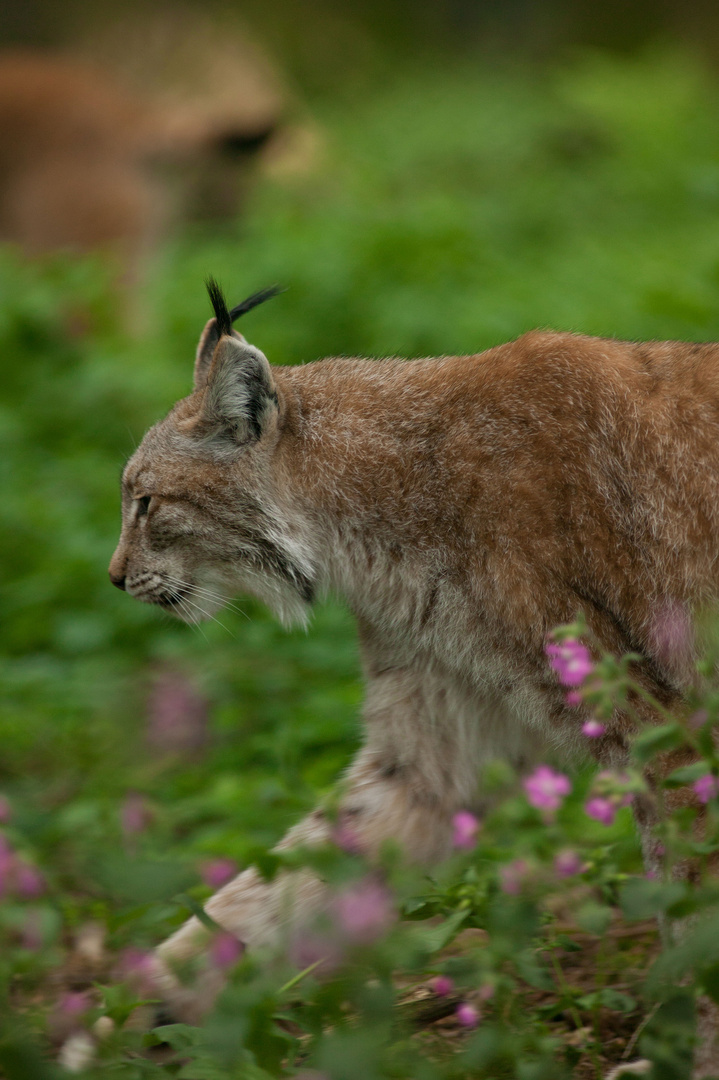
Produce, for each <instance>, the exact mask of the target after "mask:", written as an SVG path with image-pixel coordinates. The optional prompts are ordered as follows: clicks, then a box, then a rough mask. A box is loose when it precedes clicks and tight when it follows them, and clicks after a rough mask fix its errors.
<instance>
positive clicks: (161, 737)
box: [147, 668, 208, 755]
mask: <svg viewBox="0 0 719 1080" xmlns="http://www.w3.org/2000/svg"><path fill="white" fill-rule="evenodd" d="M147 712H148V716H147V720H148V727H147V739H148V742H149V743H150V744H151V746H153V747H154V748H155V749H156V750H159V751H160V752H161V753H165V754H172V753H177V754H185V755H189V754H191V753H195V754H196V753H197V751H198V750H202V749H203V747H204V746H205V744H206V742H207V724H208V708H207V700H206V698H204V697H203V696H202V695H201V694H199V693H198V691H197V689H196V687H195V686H194V684H193V683H192V681H191V680H190V679H189V678H188V677H187V675H186V674H184V672H182V671H178V670H177V669H174V668H167V669H165V670H164V671H161V672H160V673H159V674H158V675H157V677H156V678H155V681H154V683H153V686H152V689H151V691H150V696H149V699H148V710H147Z"/></svg>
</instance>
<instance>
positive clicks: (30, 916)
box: [20, 910, 45, 952]
mask: <svg viewBox="0 0 719 1080" xmlns="http://www.w3.org/2000/svg"><path fill="white" fill-rule="evenodd" d="M20 942H21V944H22V947H23V948H24V949H28V950H29V951H30V952H38V951H39V950H40V949H41V948H42V947H43V945H44V943H45V942H44V934H43V931H42V923H41V920H40V915H39V912H37V911H33V910H30V911H28V913H27V915H26V917H25V921H24V922H23V924H22V934H21V937H20Z"/></svg>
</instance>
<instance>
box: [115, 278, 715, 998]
mask: <svg viewBox="0 0 719 1080" xmlns="http://www.w3.org/2000/svg"><path fill="white" fill-rule="evenodd" d="M209 291H210V297H211V300H212V304H213V307H214V313H215V314H214V317H213V318H211V319H210V321H209V322H208V323H207V325H206V326H205V328H204V330H203V333H202V336H201V338H200V342H199V346H198V349H197V354H196V359H195V368H194V391H193V393H192V394H191V395H190V396H189V397H187V398H185V399H184V400H182V401H180V402H178V403H177V404H176V405H175V406H174V408H173V409H172V410H171V412H170V413H169V415H168V416H167V417H166V419H164V420H162V421H161V422H160V423H158V424H157V425H156V426H155V427H153V428H152V429H151V430H150V431H149V432H148V433H147V435H146V436H145V438H144V440H143V442H142V444H141V446H140V447H139V449H138V450H137V452H136V453H135V454H134V455H133V457H132V458H131V459H130V461H129V463H128V465H127V466H126V468H125V471H124V476H123V481H122V491H123V494H122V503H123V508H122V516H123V524H122V534H121V537H120V541H119V545H118V548H117V550H116V552H115V554H114V556H113V559H112V562H111V564H110V577H111V580H112V582H113V584H114V585H116V586H117V587H118V588H121V589H125V590H126V591H127V592H128V593H129V594H130V595H131V596H133V597H135V598H136V599H138V600H142V601H145V602H146V603H150V604H156V605H157V606H158V607H160V608H163V609H165V610H167V611H172V612H174V613H175V614H176V615H177V616H179V617H180V618H181V619H184V620H186V621H189V622H191V621H193V620H194V619H195V617H196V614H197V608H196V607H195V606H194V605H195V604H196V603H197V604H199V606H200V607H201V608H204V609H205V610H206V611H207V610H208V609H210V611H211V612H213V611H215V610H217V608H218V607H219V605H220V601H219V600H217V602H216V600H215V598H216V597H218V596H220V595H226V594H228V593H229V594H234V593H237V592H245V591H246V592H249V593H251V594H254V595H255V596H257V597H259V598H260V599H261V600H262V601H264V602H265V603H266V604H268V605H269V607H270V608H271V609H272V610H273V611H274V612H276V614H277V616H278V617H279V618H280V619H281V620H282V621H283V622H285V623H288V624H289V623H293V622H300V623H304V622H306V621H307V620H308V619H309V616H310V613H311V610H312V605H313V604H314V603H315V602H316V601H318V600H320V599H321V598H322V597H323V596H325V595H326V594H328V593H334V594H338V595H340V596H341V597H343V598H344V600H345V601H346V603H347V604H348V605H349V607H350V608H351V610H352V612H353V613H354V615H355V617H356V620H357V625H358V630H359V641H360V649H361V657H362V663H363V669H364V676H365V679H366V684H367V692H366V701H365V705H364V710H363V715H364V724H365V729H366V738H365V743H364V746H363V749H362V750H361V751H360V753H359V755H358V757H357V759H356V760H355V762H354V764H353V765H352V766H351V768H350V769H349V771H348V773H347V775H346V777H345V781H344V786H343V792H344V794H343V796H342V802H341V809H342V813H343V814H346V815H347V816H348V818H349V819H351V822H352V828H353V829H354V830H355V832H356V834H357V836H358V837H359V838H360V840H361V843H362V845H363V847H364V849H365V850H366V851H367V852H368V853H369V854H370V856H371V855H372V853H373V852H376V851H377V849H378V848H379V847H380V845H382V843H383V842H384V841H385V840H387V839H389V838H391V839H392V840H393V841H396V842H398V843H399V844H401V845H402V847H403V848H404V850H405V851H406V852H407V854H408V856H409V857H411V858H412V859H413V860H417V861H420V862H423V863H427V864H431V863H435V862H437V861H438V860H441V859H442V858H443V857H445V856H446V855H447V854H448V852H449V850H450V845H451V821H452V817H453V815H454V814H455V813H456V812H457V811H458V810H459V809H461V808H471V807H476V806H477V805H479V803H480V802H481V798H482V793H481V791H480V790H478V781H477V777H478V774H479V771H480V767H481V766H482V763H483V762H486V761H487V760H488V759H491V758H496V757H499V756H501V757H503V758H506V759H509V760H511V761H512V762H513V763H514V764H515V765H516V766H517V767H518V768H520V769H522V768H526V766H527V764H528V763H529V762H530V761H531V760H532V758H533V757H535V756H536V753H537V751H538V748H539V747H540V746H542V745H545V744H547V743H548V744H550V745H552V746H553V747H554V748H555V749H556V750H557V751H561V752H562V753H563V754H572V753H575V752H581V750H582V746H583V745H584V744H586V742H587V740H584V739H582V736H581V734H580V730H581V725H582V722H583V720H586V719H587V717H586V715H584V714H583V710H582V707H569V706H568V705H567V703H566V701H565V692H564V691H563V689H562V687H561V686H560V685H559V683H558V681H557V678H556V676H555V675H554V674H553V672H552V671H551V670H550V667H549V665H548V662H547V658H546V655H545V645H546V639H547V635H548V633H549V632H550V631H551V629H552V628H553V627H554V626H556V625H557V624H560V623H563V622H569V621H572V620H573V619H574V618H575V617H576V615H577V613H578V611H583V612H584V614H585V617H586V620H587V623H588V626H589V628H590V630H591V632H592V635H593V637H594V639H595V640H596V641H598V642H599V643H600V644H601V646H602V647H603V648H604V649H606V650H609V651H612V652H614V653H617V654H619V653H625V652H629V651H632V652H635V653H638V654H640V655H641V656H642V658H643V659H642V661H641V663H638V664H637V667H636V677H637V678H638V679H639V680H640V681H641V682H642V683H643V685H644V686H645V687H646V688H647V689H648V690H649V691H651V694H652V695H653V696H654V697H655V698H656V699H658V700H659V701H660V702H661V703H662V704H663V705H664V706H666V707H668V708H672V707H673V706H675V705H677V704H679V703H680V702H681V701H682V698H683V694H684V693H685V692H686V688H687V686H688V684H689V682H690V680H691V677H692V675H691V671H692V666H693V665H692V658H691V656H688V657H684V658H680V659H679V660H677V659H676V657H668V656H667V655H666V651H665V650H664V649H663V648H662V645H661V641H660V640H659V639H658V635H657V633H656V629H655V627H656V613H657V612H658V611H661V610H664V609H666V608H667V607H668V608H669V609H671V610H672V611H674V612H677V611H678V612H682V613H684V615H685V616H686V618H687V619H689V618H690V617H691V615H692V612H693V611H694V609H695V607H696V605H697V604H699V603H700V602H704V601H706V600H707V599H713V598H715V597H716V596H717V593H718V591H719V560H717V555H718V554H719V541H718V539H717V538H718V537H719V347H718V346H717V345H712V344H707V345H690V344H681V343H676V342H653V343H648V344H632V343H628V342H620V341H612V340H604V339H600V338H592V337H583V336H577V335H573V334H565V333H548V332H533V333H529V334H525V335H524V336H523V337H521V338H520V339H519V340H518V341H514V342H511V343H509V344H506V345H501V346H498V347H496V348H491V349H489V350H488V351H486V352H483V353H480V354H478V355H473V356H444V357H440V358H438V359H420V360H411V361H408V360H399V359H384V360H367V359H346V358H343V359H326V360H321V361H317V362H315V363H308V364H306V365H304V366H301V367H291V368H287V367H271V366H270V364H269V363H268V361H267V359H266V358H265V356H264V355H263V353H262V352H261V351H260V350H259V349H257V348H255V347H254V346H253V345H250V344H248V343H247V341H246V340H245V339H244V338H243V337H242V336H241V335H239V334H238V333H237V332H236V331H234V330H233V329H232V323H233V321H234V320H235V318H236V317H237V316H238V315H240V314H242V313H243V312H245V311H248V310H250V309H251V308H252V307H253V306H254V305H255V304H257V303H259V302H261V301H262V300H265V299H267V298H268V296H269V295H271V294H272V292H273V290H268V291H265V292H264V293H260V294H256V295H255V296H253V297H250V298H249V300H247V301H245V302H244V303H243V304H240V305H239V306H238V307H236V308H233V309H232V310H228V308H227V306H226V304H225V301H224V299H223V297H222V294H221V292H220V290H219V288H218V287H217V286H216V284H215V283H213V282H211V283H210V284H209ZM635 708H636V710H637V712H638V713H639V714H640V718H641V719H642V720H646V721H651V720H653V719H654V717H653V716H652V713H651V709H650V707H649V706H647V705H644V704H643V703H642V702H641V701H639V700H637V701H636V702H635ZM634 723H635V721H634V720H631V719H630V717H629V716H628V715H626V714H623V713H621V712H617V713H616V715H615V716H614V717H613V718H612V719H611V721H610V722H609V723H608V726H607V730H606V732H605V734H604V735H603V736H602V737H601V738H599V739H596V740H593V742H592V747H591V750H592V752H593V753H594V755H595V756H596V759H597V760H598V761H599V762H601V763H602V764H603V765H611V766H620V765H622V764H623V763H624V762H626V760H627V754H628V739H629V736H630V735H631V733H632V730H633V725H634ZM584 752H586V751H584ZM638 818H639V824H640V826H641V827H643V828H644V830H645V832H646V831H647V827H648V824H649V823H650V820H651V813H650V808H648V807H642V806H640V807H639V812H638ZM331 828H332V823H331V822H330V821H329V820H328V819H327V817H326V815H325V814H324V812H323V811H322V810H319V809H318V810H315V811H314V812H313V813H311V814H310V815H309V816H308V817H307V818H306V819H305V820H304V821H302V822H300V823H299V824H298V825H296V826H295V827H294V828H293V829H292V830H291V831H290V833H289V834H288V835H287V836H286V837H285V839H284V840H283V841H282V842H281V844H280V847H281V848H287V847H290V846H292V845H295V844H299V843H302V844H314V843H320V842H322V841H324V840H327V839H328V838H329V836H330V833H331ZM325 899H326V896H325V889H324V886H323V884H322V882H321V881H320V880H318V879H316V878H314V877H312V876H311V875H310V874H309V872H307V873H303V874H302V875H297V874H294V875H293V874H286V875H284V876H282V875H280V876H279V877H278V878H276V879H275V880H274V881H273V882H271V883H268V882H266V881H264V880H263V879H262V877H261V876H260V875H259V874H258V873H257V872H256V871H255V870H253V869H249V870H246V871H245V872H244V873H242V874H240V875H239V877H237V878H236V879H235V880H234V881H232V882H230V883H229V884H228V885H226V886H225V887H224V888H222V889H221V890H220V891H219V892H218V893H216V895H215V896H214V897H213V898H212V899H211V900H210V901H209V903H208V904H207V911H208V913H209V915H210V916H211V917H212V918H213V919H214V920H216V921H217V922H218V923H219V924H220V925H221V926H223V927H225V928H226V929H227V930H229V931H231V932H232V933H234V934H235V935H237V937H239V938H240V939H241V940H242V941H243V942H245V943H246V944H247V945H248V946H249V947H250V948H252V947H253V946H257V945H262V944H265V943H268V942H272V941H277V940H279V939H281V936H282V934H283V933H284V932H286V928H287V925H288V923H292V921H293V920H298V919H305V918H308V917H309V916H310V914H311V913H312V912H313V911H316V910H318V909H320V908H321V907H322V905H323V903H324V902H325ZM203 934H206V931H204V930H203V928H202V926H201V925H200V924H199V923H198V921H197V920H196V919H194V918H193V919H191V920H190V921H189V922H188V923H187V924H186V925H185V926H184V927H182V928H181V929H180V930H179V931H178V932H177V933H175V934H174V935H173V936H172V937H171V938H170V939H169V940H168V941H167V942H165V943H164V944H163V945H161V946H160V948H159V950H158V953H157V978H158V981H159V983H160V985H161V987H162V990H163V993H164V994H165V995H166V997H167V998H168V999H169V1001H170V1002H171V1004H172V1007H173V1009H174V1010H175V1015H177V1014H178V1013H179V1014H180V1015H183V1016H186V1017H190V1018H192V1017H194V1016H197V1015H199V1014H200V1013H201V1012H202V1010H203V1009H204V1008H206V1006H207V1004H208V1002H209V1001H210V1000H211V998H212V994H213V992H214V988H213V987H212V986H210V985H209V984H207V985H204V986H202V985H200V986H196V987H195V988H193V990H192V991H190V990H187V989H182V988H180V987H179V985H178V984H176V983H175V981H174V979H173V976H172V971H171V967H172V965H173V964H174V963H175V962H177V961H180V960H182V959H183V958H186V957H190V956H192V955H193V954H195V953H196V952H197V951H198V950H200V949H201V948H202V938H203Z"/></svg>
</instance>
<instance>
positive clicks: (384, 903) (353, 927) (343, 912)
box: [334, 878, 394, 944]
mask: <svg viewBox="0 0 719 1080" xmlns="http://www.w3.org/2000/svg"><path fill="white" fill-rule="evenodd" d="M334 914H335V918H336V920H337V925H338V927H339V928H340V929H341V930H342V932H343V933H344V934H345V935H346V937H348V938H349V939H350V940H351V941H354V942H356V943H358V944H360V943H361V944H369V943H370V942H372V941H375V940H376V939H377V938H378V937H380V936H381V935H382V934H383V933H384V932H385V930H387V929H388V928H389V926H390V925H391V923H392V922H393V921H394V910H393V907H392V898H391V896H390V894H389V892H388V890H387V889H386V888H385V887H384V885H382V884H381V883H380V882H379V881H376V880H375V879H373V878H365V879H364V880H363V881H359V882H357V883H356V884H354V885H350V886H349V888H347V889H345V890H344V891H343V892H341V893H340V894H339V896H338V897H337V898H336V900H335V903H334Z"/></svg>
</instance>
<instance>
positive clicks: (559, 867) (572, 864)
mask: <svg viewBox="0 0 719 1080" xmlns="http://www.w3.org/2000/svg"><path fill="white" fill-rule="evenodd" d="M581 869H582V860H581V859H580V858H579V856H578V855H577V853H576V851H571V850H570V849H569V848H565V850H564V851H560V852H558V853H557V855H556V857H555V859H554V872H555V874H556V875H557V877H560V878H566V877H574V875H575V874H578V873H580V871H581Z"/></svg>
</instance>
